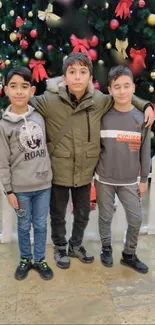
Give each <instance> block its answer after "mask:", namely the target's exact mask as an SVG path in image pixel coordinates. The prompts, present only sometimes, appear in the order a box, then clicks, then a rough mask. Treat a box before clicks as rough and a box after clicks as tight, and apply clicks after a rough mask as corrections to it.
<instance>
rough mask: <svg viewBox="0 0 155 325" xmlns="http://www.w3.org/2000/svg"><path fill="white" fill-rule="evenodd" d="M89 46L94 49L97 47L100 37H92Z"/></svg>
mask: <svg viewBox="0 0 155 325" xmlns="http://www.w3.org/2000/svg"><path fill="white" fill-rule="evenodd" d="M89 44H90V46H92V47H95V46H97V45H98V37H97V36H96V35H94V36H92V38H91V39H90V40H89Z"/></svg>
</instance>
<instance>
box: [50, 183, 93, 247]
mask: <svg viewBox="0 0 155 325" xmlns="http://www.w3.org/2000/svg"><path fill="white" fill-rule="evenodd" d="M69 189H71V194H72V202H73V207H74V221H73V230H72V236H71V238H70V240H69V241H70V243H71V244H72V245H73V246H79V245H81V243H82V240H83V236H84V231H85V229H86V226H87V224H88V220H89V213H90V184H88V185H85V186H80V187H66V186H60V185H55V184H53V185H52V196H51V203H50V214H51V228H52V240H53V243H54V245H58V246H63V245H66V244H67V241H66V238H65V236H66V221H65V216H66V208H67V204H68V200H69Z"/></svg>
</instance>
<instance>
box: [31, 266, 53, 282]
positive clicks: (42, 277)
mask: <svg viewBox="0 0 155 325" xmlns="http://www.w3.org/2000/svg"><path fill="white" fill-rule="evenodd" d="M33 270H34V271H36V272H37V273H38V274H39V275H40V278H41V279H43V280H46V281H48V280H52V279H53V277H54V274H53V275H52V276H51V278H44V276H42V275H41V274H40V273H39V271H38V270H36V269H35V268H33Z"/></svg>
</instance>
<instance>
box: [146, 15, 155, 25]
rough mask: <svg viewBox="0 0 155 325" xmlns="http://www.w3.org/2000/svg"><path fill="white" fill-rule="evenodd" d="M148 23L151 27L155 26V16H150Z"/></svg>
mask: <svg viewBox="0 0 155 325" xmlns="http://www.w3.org/2000/svg"><path fill="white" fill-rule="evenodd" d="M147 22H148V24H149V25H151V26H155V14H151V15H150V16H148V18H147Z"/></svg>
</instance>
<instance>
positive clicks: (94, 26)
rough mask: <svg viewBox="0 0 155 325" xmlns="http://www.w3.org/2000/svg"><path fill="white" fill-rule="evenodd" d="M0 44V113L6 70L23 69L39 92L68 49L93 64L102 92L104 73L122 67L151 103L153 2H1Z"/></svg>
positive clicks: (154, 40) (154, 32)
mask: <svg viewBox="0 0 155 325" xmlns="http://www.w3.org/2000/svg"><path fill="white" fill-rule="evenodd" d="M0 44H1V50H0V95H1V110H3V109H5V107H6V105H7V99H6V97H5V96H4V92H3V83H4V76H5V74H6V73H7V71H8V70H9V69H10V68H12V67H15V66H17V65H25V66H28V67H29V68H30V69H31V70H32V73H33V78H34V80H35V83H36V85H37V94H39V93H42V92H43V91H44V89H45V87H46V83H45V81H46V79H47V78H49V77H50V78H51V77H54V76H57V75H61V74H62V70H61V67H62V63H63V60H65V58H66V56H67V55H68V54H69V53H70V52H72V51H84V52H86V53H87V54H88V55H89V57H90V58H91V60H92V61H93V64H94V85H95V87H96V88H98V89H101V91H103V92H107V75H108V71H109V69H110V68H111V67H112V66H114V65H116V64H120V63H122V64H126V65H128V66H130V67H131V69H132V71H133V73H134V76H135V82H136V94H137V95H138V96H140V97H142V98H145V99H147V100H150V101H152V102H153V103H155V90H154V89H155V6H154V0H97V1H95V0H53V1H48V0H32V1H29V0H11V1H10V0H1V1H0Z"/></svg>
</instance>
